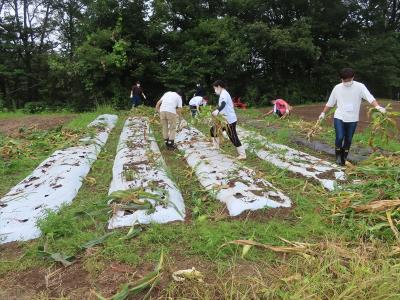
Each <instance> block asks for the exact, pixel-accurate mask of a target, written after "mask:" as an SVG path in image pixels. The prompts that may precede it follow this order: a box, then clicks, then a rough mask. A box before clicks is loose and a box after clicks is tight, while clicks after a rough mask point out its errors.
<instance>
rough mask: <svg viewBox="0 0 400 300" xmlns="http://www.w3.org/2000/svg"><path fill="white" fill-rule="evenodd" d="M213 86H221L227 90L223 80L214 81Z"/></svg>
mask: <svg viewBox="0 0 400 300" xmlns="http://www.w3.org/2000/svg"><path fill="white" fill-rule="evenodd" d="M213 86H215V87H217V86H220V87H222V88H225V87H226V85H225V82H223V81H222V80H216V81H214V83H213Z"/></svg>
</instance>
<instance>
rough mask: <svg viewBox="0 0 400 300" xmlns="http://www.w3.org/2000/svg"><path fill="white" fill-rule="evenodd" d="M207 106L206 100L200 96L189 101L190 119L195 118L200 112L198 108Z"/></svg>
mask: <svg viewBox="0 0 400 300" xmlns="http://www.w3.org/2000/svg"><path fill="white" fill-rule="evenodd" d="M206 105H207V98H205V97H202V96H195V97H193V98H192V99H190V101H189V106H190V111H191V113H192V117H195V116H196V115H197V113H198V112H199V111H200V106H206Z"/></svg>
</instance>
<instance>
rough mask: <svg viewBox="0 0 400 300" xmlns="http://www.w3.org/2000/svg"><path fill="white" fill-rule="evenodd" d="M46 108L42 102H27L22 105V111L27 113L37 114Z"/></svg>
mask: <svg viewBox="0 0 400 300" xmlns="http://www.w3.org/2000/svg"><path fill="white" fill-rule="evenodd" d="M45 109H46V104H45V103H44V102H27V103H25V106H24V109H23V111H24V113H27V114H37V113H40V112H42V111H44V110H45Z"/></svg>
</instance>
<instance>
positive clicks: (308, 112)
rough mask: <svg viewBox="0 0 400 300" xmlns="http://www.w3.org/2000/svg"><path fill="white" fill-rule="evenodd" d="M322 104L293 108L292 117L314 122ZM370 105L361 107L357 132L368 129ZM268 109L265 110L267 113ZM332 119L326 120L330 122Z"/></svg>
mask: <svg viewBox="0 0 400 300" xmlns="http://www.w3.org/2000/svg"><path fill="white" fill-rule="evenodd" d="M390 103H391V104H392V109H393V111H400V102H399V101H396V102H395V101H393V102H390ZM386 104H387V103H386V102H385V103H381V105H382V106H383V105H386ZM323 107H324V104H311V105H306V106H294V107H293V115H295V116H299V117H301V118H302V119H304V120H305V121H311V122H315V121H316V120H317V119H318V116H319V114H320V113H321V111H322V109H323ZM370 107H371V106H370V105H369V104H366V103H363V104H362V105H361V111H360V121H359V122H358V126H357V131H359V132H360V131H363V130H364V129H365V128H367V127H368V125H369V122H370V119H369V118H368V110H369V109H370ZM269 109H270V108H268V109H266V111H268V110H269ZM331 120H332V117H331V118H330V119H328V121H329V122H330V121H331ZM397 126H398V127H399V128H400V118H397Z"/></svg>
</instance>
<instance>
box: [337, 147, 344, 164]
mask: <svg viewBox="0 0 400 300" xmlns="http://www.w3.org/2000/svg"><path fill="white" fill-rule="evenodd" d="M342 153H343V148H336V149H335V156H336V164H338V165H339V166H344V163H343V154H342Z"/></svg>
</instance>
